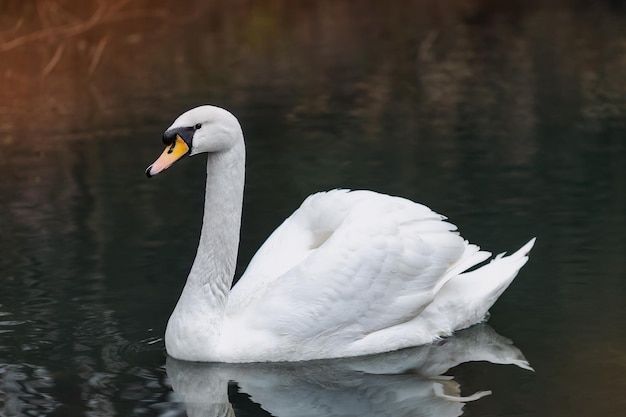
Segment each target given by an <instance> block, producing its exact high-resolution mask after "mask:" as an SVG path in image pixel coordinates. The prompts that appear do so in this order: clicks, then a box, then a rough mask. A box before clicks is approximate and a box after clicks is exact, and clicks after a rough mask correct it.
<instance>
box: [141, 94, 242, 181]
mask: <svg viewBox="0 0 626 417" xmlns="http://www.w3.org/2000/svg"><path fill="white" fill-rule="evenodd" d="M241 141H243V134H242V132H241V126H240V125H239V121H238V120H237V118H236V117H235V116H233V115H232V114H231V113H229V112H228V111H226V110H224V109H222V108H220V107H215V106H200V107H196V108H194V109H191V110H189V111H187V112H185V113H183V114H181V115H180V116H178V119H176V120H174V123H172V125H171V126H170V127H169V128H168V129H167V130H166V131H165V133H163V143H165V150H164V151H163V153H162V154H161V156H160V157H159V158H158V159H157V160H156V161H154V163H153V164H152V165H150V166H149V167H148V169H146V175H147V176H148V178H150V177H152V176H154V175H156V174H158V173H159V172H161V171H163V170H165V169H167V168H169V167H170V166H171V165H172V164H173V163H174V162H176V161H178V160H179V159H181V158H182V157H183V156H187V155H189V156H192V155H196V154H199V153H203V152H210V153H217V152H223V151H227V150H229V149H231V148H232V147H233V146H235V145H236V144H237V143H239V142H241Z"/></svg>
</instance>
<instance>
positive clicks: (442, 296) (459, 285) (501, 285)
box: [427, 238, 535, 331]
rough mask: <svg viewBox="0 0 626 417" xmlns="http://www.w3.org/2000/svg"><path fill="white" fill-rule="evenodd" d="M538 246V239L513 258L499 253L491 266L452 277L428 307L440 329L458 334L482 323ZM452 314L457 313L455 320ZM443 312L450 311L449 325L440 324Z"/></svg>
mask: <svg viewBox="0 0 626 417" xmlns="http://www.w3.org/2000/svg"><path fill="white" fill-rule="evenodd" d="M534 244H535V238H533V239H531V240H530V241H529V242H528V243H526V244H525V245H524V246H522V248H520V249H519V250H517V251H516V252H515V253H513V254H511V255H508V256H504V254H499V255H498V256H496V257H495V258H494V259H492V260H491V262H489V263H488V264H486V265H483V266H481V267H479V268H477V269H474V270H472V271H469V272H463V273H461V274H459V275H457V276H455V277H453V278H451V279H450V280H449V281H448V282H447V283H446V284H445V285H444V286H443V287H442V288H441V291H440V292H439V293H438V294H437V297H436V298H435V301H433V303H432V304H431V306H429V307H428V308H427V310H429V312H430V313H432V315H433V320H436V321H437V323H436V327H438V328H444V326H445V327H447V328H450V329H451V330H453V331H454V330H460V329H463V328H466V327H469V326H471V325H473V324H476V323H478V322H480V321H481V320H482V319H483V318H484V317H485V315H486V314H487V312H488V311H489V308H491V306H492V305H493V304H494V303H495V302H496V300H497V299H498V297H499V296H500V295H501V294H502V293H503V292H504V290H506V288H507V287H508V286H509V285H510V284H511V282H512V281H513V279H514V278H515V277H516V276H517V273H518V272H519V270H520V268H522V267H523V266H524V264H526V262H527V261H528V253H529V251H530V250H531V249H532V247H533V245H534ZM450 311H454V312H456V314H454V315H453V316H452V317H451V316H450V314H449V312H450ZM442 312H448V315H447V316H446V317H447V319H448V320H449V321H448V322H447V323H448V324H447V325H446V324H445V323H440V322H439V321H438V320H439V317H441V315H440V314H442ZM435 317H437V318H435Z"/></svg>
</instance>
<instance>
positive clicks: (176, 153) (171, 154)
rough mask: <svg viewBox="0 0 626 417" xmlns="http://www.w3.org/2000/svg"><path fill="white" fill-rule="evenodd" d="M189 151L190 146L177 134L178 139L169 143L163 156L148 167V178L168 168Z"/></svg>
mask: <svg viewBox="0 0 626 417" xmlns="http://www.w3.org/2000/svg"><path fill="white" fill-rule="evenodd" d="M188 153H189V146H188V145H187V143H185V141H184V140H182V138H181V137H180V136H178V135H176V140H174V143H172V144H171V145H167V147H166V148H165V150H164V151H163V153H162V154H161V156H159V158H158V159H157V160H156V161H154V163H153V164H152V165H150V166H149V167H148V169H146V175H147V176H148V178H150V177H153V176H155V175H156V174H158V173H159V172H161V171H164V170H166V169H168V168H169V167H170V166H171V165H172V164H173V163H174V162H176V161H178V160H179V159H180V158H182V157H183V156H185V155H187V154H188Z"/></svg>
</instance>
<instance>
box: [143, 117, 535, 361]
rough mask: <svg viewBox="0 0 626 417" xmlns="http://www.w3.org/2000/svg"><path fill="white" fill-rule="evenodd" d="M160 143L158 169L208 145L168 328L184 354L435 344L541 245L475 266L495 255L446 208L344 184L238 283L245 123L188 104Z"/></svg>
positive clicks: (323, 196)
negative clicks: (187, 257)
mask: <svg viewBox="0 0 626 417" xmlns="http://www.w3.org/2000/svg"><path fill="white" fill-rule="evenodd" d="M163 142H164V143H165V145H166V147H165V150H164V151H163V153H162V154H161V156H159V158H158V159H157V160H156V161H155V162H154V163H153V164H152V165H150V166H149V167H148V168H147V170H146V174H147V176H148V177H152V176H154V175H156V174H158V173H160V172H162V171H163V170H165V169H167V168H168V167H170V166H171V165H172V164H173V163H174V162H176V161H177V160H180V159H181V158H183V157H185V156H187V155H189V156H193V155H196V154H199V153H208V161H207V178H206V194H205V202H204V215H203V222H202V231H201V234H200V241H199V244H198V249H197V253H196V257H195V259H194V261H193V264H192V267H191V270H190V272H189V276H188V277H187V281H186V283H185V285H184V287H183V290H182V293H181V294H180V297H179V299H178V302H177V304H176V307H175V308H174V311H173V312H172V314H171V316H170V318H169V320H168V323H167V327H166V330H165V347H166V351H167V353H168V355H170V356H172V357H173V358H176V359H181V360H188V361H199V362H233V363H236V362H279V361H290V362H292V361H304V360H313V359H327V358H341V357H352V356H360V355H367V354H373V353H379V352H387V351H394V350H398V349H401V348H405V347H410V346H418V345H422V344H428V343H431V342H432V341H434V340H437V339H439V338H442V337H445V336H449V335H451V334H452V333H453V332H454V331H456V330H460V329H464V328H467V327H470V326H472V325H473V324H476V323H478V322H480V321H482V320H484V318H485V317H486V315H487V312H488V309H489V308H490V307H491V306H492V305H493V303H494V302H495V301H496V300H497V298H498V297H499V296H500V294H502V292H503V291H504V290H505V289H506V288H507V287H508V285H509V284H510V283H511V281H512V280H513V279H514V278H515V276H516V275H517V273H518V271H519V270H520V268H521V267H522V266H523V265H524V264H525V263H526V262H527V260H528V253H529V251H530V249H531V248H532V246H533V245H534V242H535V239H534V238H533V239H531V240H530V241H529V242H528V243H526V244H525V245H524V246H523V247H522V248H521V249H519V250H518V251H516V252H515V253H513V254H511V255H509V256H504V254H500V255H498V256H496V257H495V258H494V259H492V261H491V262H490V263H487V264H485V265H483V266H481V267H479V268H474V269H471V270H470V268H472V267H474V266H476V265H477V264H479V263H482V262H484V261H486V260H487V259H488V258H490V257H491V253H489V252H486V251H483V250H480V248H479V247H478V246H476V245H474V244H471V243H469V242H468V241H466V240H464V239H463V238H462V237H461V236H460V235H459V234H458V233H457V232H456V226H454V225H453V224H451V223H449V222H447V221H445V217H444V216H442V215H440V214H437V213H435V212H434V211H432V210H431V209H429V208H428V207H426V206H424V205H421V204H418V203H414V202H412V201H410V200H407V199H404V198H401V197H393V196H389V195H384V194H379V193H376V192H372V191H366V190H354V191H350V190H343V189H337V190H331V191H326V192H319V193H316V194H312V195H310V196H309V197H307V198H306V199H305V200H304V202H303V203H302V205H301V206H300V207H299V208H298V209H297V210H296V211H295V212H294V213H293V214H292V215H291V216H289V217H288V218H287V219H286V220H285V221H284V222H283V223H282V224H281V225H280V226H279V227H278V228H277V229H276V230H275V231H274V232H273V233H272V234H271V235H270V237H269V238H268V239H267V240H266V242H265V243H264V244H263V245H262V246H261V248H260V249H259V250H258V252H257V253H256V254H255V255H254V257H253V258H252V260H251V261H250V264H249V265H248V268H247V270H246V271H245V272H244V274H243V275H242V276H241V278H240V279H239V281H238V282H237V284H236V285H235V286H233V288H232V289H231V284H232V281H233V277H234V272H235V263H236V259H237V250H238V246H239V231H240V225H241V211H242V204H243V189H244V176H245V144H244V138H243V132H242V129H241V126H240V124H239V122H238V120H237V118H236V117H235V116H234V115H233V114H231V113H230V112H228V111H227V110H225V109H222V108H220V107H215V106H209V105H205V106H200V107H196V108H193V109H191V110H189V111H187V112H185V113H183V114H182V115H180V116H179V117H178V118H177V119H176V120H175V121H174V123H173V124H172V125H171V126H170V127H169V128H168V129H167V130H166V131H165V133H164V134H163ZM468 270H469V271H468Z"/></svg>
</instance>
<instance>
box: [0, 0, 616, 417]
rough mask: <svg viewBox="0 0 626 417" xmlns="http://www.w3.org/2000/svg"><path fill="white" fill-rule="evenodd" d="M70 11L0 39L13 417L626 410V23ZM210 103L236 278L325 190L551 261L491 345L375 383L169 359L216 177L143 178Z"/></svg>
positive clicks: (479, 344)
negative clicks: (396, 200)
mask: <svg viewBox="0 0 626 417" xmlns="http://www.w3.org/2000/svg"><path fill="white" fill-rule="evenodd" d="M73 3H74V2H64V3H63V4H62V5H60V4H59V3H57V2H53V1H42V2H38V3H36V4H34V3H33V4H30V3H28V2H8V3H6V4H5V5H3V6H2V7H4V8H5V10H3V13H2V14H1V17H0V19H1V21H2V23H3V25H2V26H3V28H6V31H5V32H3V33H2V38H1V40H2V48H1V49H0V56H1V59H0V85H1V87H2V88H0V175H1V176H2V179H3V180H2V181H1V182H0V253H1V254H2V256H0V271H1V277H0V279H1V281H0V282H1V283H2V290H1V291H0V415H7V416H13V415H48V416H82V415H147V416H150V415H155V416H156V415H184V414H185V413H188V414H190V415H193V414H194V413H197V414H202V413H205V415H213V414H221V413H224V414H228V413H230V412H232V411H234V413H235V414H236V415H239V416H242V415H254V416H260V415H268V413H270V414H272V415H277V416H280V415H287V414H296V413H297V414H309V415H329V414H332V413H333V412H334V413H336V414H339V415H346V414H362V415H367V414H378V415H380V414H381V413H383V411H384V412H386V413H388V414H389V415H398V414H402V415H403V414H412V415H414V414H418V415H438V416H444V415H458V414H459V413H461V412H464V413H465V415H503V416H504V415H533V416H537V415H545V416H548V415H549V416H559V415H567V416H587V415H598V414H601V413H603V414H607V415H618V414H620V413H621V412H623V409H624V407H625V406H626V401H625V400H624V397H623V394H622V393H623V390H624V388H626V377H624V375H625V374H626V373H625V372H624V371H626V328H625V327H624V322H626V310H625V309H624V305H626V284H625V283H624V282H625V281H624V273H625V272H626V265H625V262H624V255H623V254H624V253H625V252H626V225H625V220H624V219H625V218H626V197H625V195H626V193H625V190H626V184H625V178H626V172H625V171H626V150H625V148H626V146H625V139H624V138H626V122H625V120H626V118H625V115H626V61H625V58H624V57H625V56H626V15H625V14H624V9H623V7H622V6H620V3H618V2H596V4H595V5H593V6H580V5H573V4H570V3H569V2H566V1H563V2H554V3H551V4H550V5H541V4H539V3H538V2H537V4H535V3H533V2H507V5H498V4H492V3H490V2H471V3H470V2H467V3H465V4H460V2H415V3H410V2H406V3H402V4H398V5H395V6H382V5H379V4H377V3H371V4H369V3H368V2H356V1H355V2H319V3H311V4H308V5H296V4H291V3H285V4H283V3H278V2H267V3H263V2H259V3H252V4H243V3H242V4H234V3H233V4H230V5H221V4H217V3H215V4H214V3H207V2H200V1H197V2H194V1H186V2H162V3H161V4H162V5H161V6H159V8H156V9H155V8H154V6H150V5H149V4H148V2H145V3H144V2H128V3H126V2H120V3H118V4H117V5H116V4H111V5H108V4H105V5H102V6H101V8H100V9H99V8H97V7H96V4H95V3H94V4H91V3H90V2H81V3H80V4H78V2H76V4H73ZM174 3H175V4H174ZM68 11H70V12H71V13H70V12H68ZM90 19H91V20H90ZM89 22H92V23H89ZM68 25H70V26H68ZM203 103H213V104H218V105H222V106H224V107H227V108H229V109H230V110H231V111H232V112H234V113H235V114H236V115H237V116H238V118H239V119H240V121H241V123H242V125H243V128H244V132H245V134H246V138H247V144H248V171H247V180H246V194H245V208H244V219H243V230H242V242H241V243H242V246H241V250H240V259H239V263H238V272H239V273H241V272H242V271H243V269H244V268H245V265H246V263H247V261H248V260H249V259H250V257H251V256H252V254H253V253H254V251H255V249H256V248H257V247H258V246H259V245H260V243H261V242H262V241H263V240H264V239H265V237H266V236H267V235H268V234H269V233H270V232H271V230H273V228H274V227H275V226H276V225H277V224H278V223H279V222H280V221H281V220H282V219H283V218H285V217H286V216H287V215H288V214H289V213H290V212H291V211H292V210H293V209H295V208H296V207H297V206H298V204H299V203H300V202H301V201H302V199H303V198H304V197H305V196H306V195H308V194H309V193H311V192H314V191H317V190H323V189H329V188H335V187H349V188H368V189H373V190H377V191H382V192H386V193H390V194H396V195H402V196H404V197H407V198H411V199H414V200H417V201H420V202H423V203H426V204H428V205H429V206H430V207H432V208H433V209H435V210H437V211H439V212H442V213H444V214H446V215H447V216H448V217H449V218H450V220H451V221H452V222H454V223H455V224H457V225H459V226H460V228H461V231H462V232H463V235H464V236H465V237H466V238H468V239H470V240H471V241H474V242H477V243H479V244H481V245H482V246H483V248H485V249H488V250H493V251H503V250H509V251H510V250H514V249H517V248H518V247H519V246H520V245H521V244H522V243H524V242H525V241H526V240H527V239H529V238H530V237H532V236H537V237H538V242H537V245H536V247H535V249H534V250H533V252H532V256H531V261H530V262H529V263H528V264H527V265H526V266H525V267H524V269H523V270H522V272H521V273H520V275H519V276H518V278H517V279H516V281H515V282H514V283H513V285H512V286H511V287H510V288H509V289H508V290H507V292H506V293H505V294H504V295H503V296H502V297H501V299H500V300H499V301H498V302H497V303H496V305H495V306H494V307H493V309H492V310H491V312H492V316H491V319H490V321H489V325H490V326H491V327H487V328H482V327H481V328H476V329H471V331H472V332H478V333H479V334H482V335H483V336H481V337H474V336H472V334H473V333H470V334H469V335H467V334H464V333H462V334H460V335H459V336H458V337H456V338H452V339H450V340H449V341H447V342H446V344H444V345H443V346H432V347H426V348H420V349H416V350H412V351H408V352H404V353H402V355H404V356H401V357H398V356H396V355H387V356H385V355H384V356H383V357H382V358H374V359H372V360H371V361H369V362H367V364H364V363H363V362H357V363H353V362H350V361H339V362H334V363H333V362H331V363H326V362H324V363H316V364H312V365H309V366H302V367H299V366H295V367H290V366H288V365H286V366H282V367H280V366H279V367H270V366H265V367H263V366H259V367H229V366H220V365H215V366H213V365H206V366H197V367H191V368H190V367H189V366H187V365H186V364H184V363H182V364H181V363H179V362H176V361H171V360H167V361H166V356H165V354H164V346H163V340H162V336H163V332H164V328H165V324H166V321H167V318H168V316H169V314H170V312H171V310H172V308H173V306H174V304H175V302H176V299H177V297H178V294H179V291H180V288H181V287H182V284H183V282H184V278H185V277H186V274H187V272H188V269H189V266H190V265H191V262H192V260H193V255H194V253H195V248H196V245H197V239H198V233H199V224H200V220H201V215H202V202H203V195H202V194H203V181H204V178H203V175H204V160H203V158H202V157H196V158H191V159H189V160H186V161H184V162H180V163H178V164H177V165H176V166H175V167H173V168H172V169H170V170H168V171H167V172H166V173H165V174H163V175H162V176H159V177H156V178H154V179H152V180H147V179H146V178H145V176H144V173H143V170H144V169H145V167H146V166H147V165H148V164H149V163H151V162H152V161H153V160H154V159H155V158H156V157H157V156H158V154H159V153H160V151H161V147H162V145H161V143H160V135H161V133H162V131H163V129H165V128H166V127H167V126H168V125H169V124H170V123H171V121H172V120H173V118H174V117H175V116H177V115H178V114H179V113H181V112H182V111H183V110H185V109H187V108H190V107H193V106H195V105H198V104H203ZM485 335H486V336H485ZM503 338H510V339H511V340H513V342H514V344H513V345H508V344H506V343H505V342H504V339H503ZM468 340H469V341H472V343H469V342H468ZM465 343H469V344H465ZM450 346H452V347H454V346H461V347H462V349H461V351H462V352H464V355H465V356H463V357H462V358H461V357H458V356H457V357H455V356H454V355H452V357H453V358H455V360H456V362H454V361H453V360H451V359H449V358H450V356H446V355H449V353H450V352H451V351H452V352H454V350H450V349H452V348H451V347H450ZM485 346H487V348H485ZM494 346H495V347H498V346H506V347H507V349H519V352H521V353H522V354H523V355H524V356H525V357H526V359H528V360H529V362H530V364H531V365H532V367H533V368H534V369H535V372H534V373H533V372H530V371H527V370H525V369H521V368H519V367H517V366H514V365H506V366H505V365H497V364H493V363H489V362H485V361H484V360H488V359H489V358H491V359H492V360H493V357H491V356H485V355H486V354H485V352H486V351H487V352H488V351H489V349H488V348H489V347H491V348H493V347H494ZM507 349H504V351H505V352H507ZM515 352H517V351H515ZM514 356H515V355H513V356H512V357H514ZM446 358H447V359H446ZM477 359H481V360H482V361H481V362H473V361H474V360H477ZM364 361H365V360H364ZM381 363H382V364H381ZM407 363H408V365H407ZM457 364H458V365H457ZM392 365H394V366H392ZM444 365H449V366H450V368H451V369H449V370H447V369H446V366H444ZM381 369H382V370H384V372H381V371H380V370H381ZM440 373H443V374H444V375H448V376H451V377H452V378H453V380H452V381H448V382H445V383H442V382H441V380H440V379H433V376H435V375H438V374H440ZM186 378H187V379H186ZM194 378H196V379H194ZM185 380H187V381H192V382H193V381H198V383H192V384H190V385H185V384H184V383H181V381H185ZM229 380H234V381H236V382H231V383H228V381H229ZM437 384H440V385H441V384H443V385H441V386H443V387H447V390H448V391H446V392H450V390H454V389H456V388H458V387H460V390H461V393H462V395H465V396H469V395H472V394H474V393H475V392H480V391H485V390H491V391H493V393H492V394H491V395H489V396H486V397H483V398H480V399H476V400H475V401H469V402H467V403H466V404H465V406H464V407H461V406H462V405H463V403H450V402H446V401H442V400H441V398H439V397H435V396H433V395H432V394H433V392H435V391H434V390H435V388H433V387H434V386H435V385H437ZM455 384H458V385H455ZM455 387H456V388H455ZM198 396H199V397H198ZM227 398H228V400H227ZM229 403H230V404H232V409H231V408H229V407H230V406H229Z"/></svg>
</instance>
